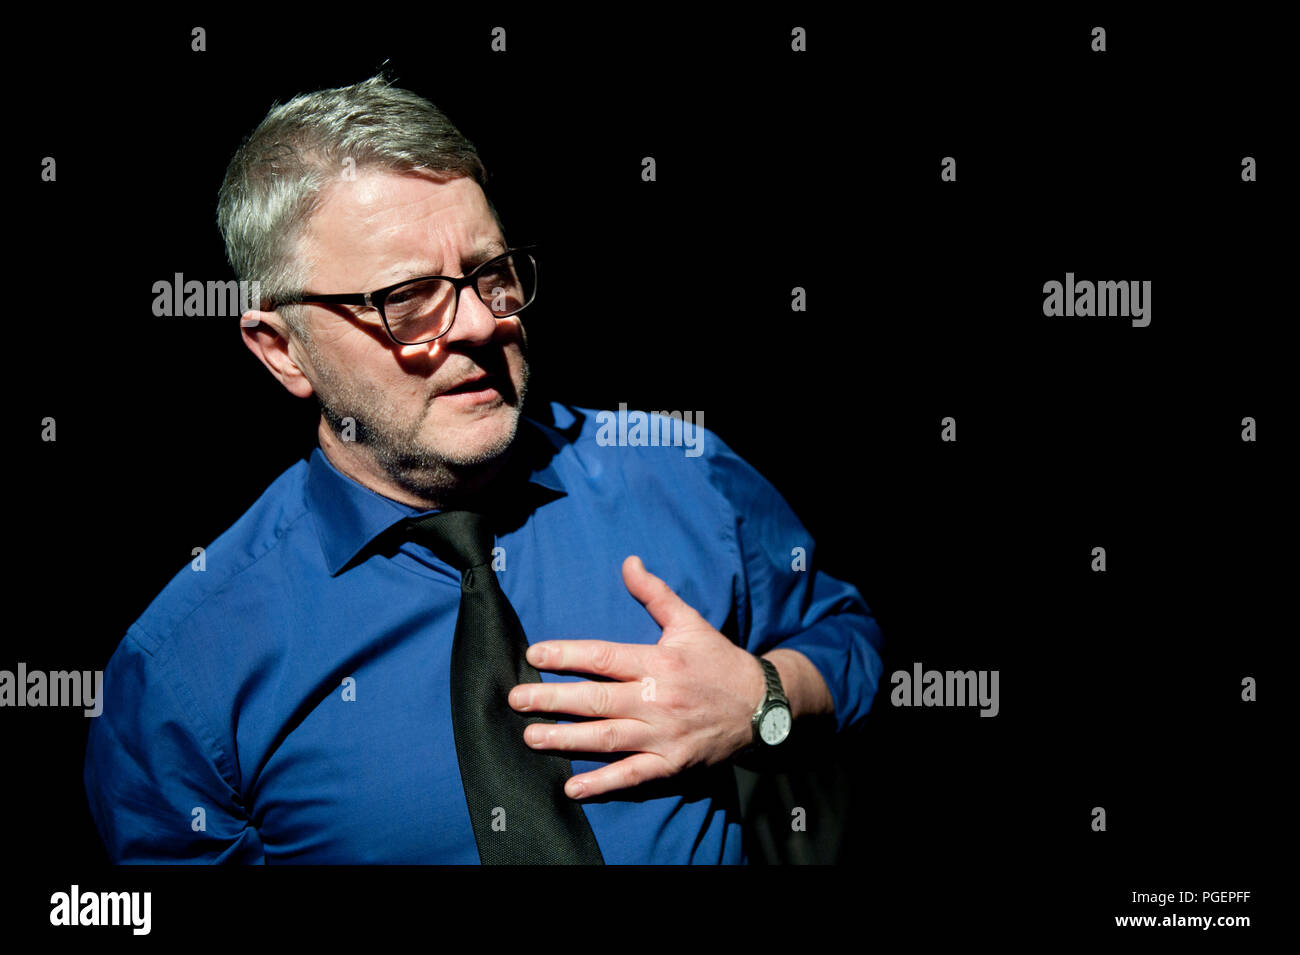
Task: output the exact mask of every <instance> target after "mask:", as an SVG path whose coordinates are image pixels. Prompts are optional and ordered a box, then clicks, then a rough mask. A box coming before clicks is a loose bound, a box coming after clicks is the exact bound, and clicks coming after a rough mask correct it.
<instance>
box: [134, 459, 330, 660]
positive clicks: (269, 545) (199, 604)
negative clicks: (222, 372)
mask: <svg viewBox="0 0 1300 955" xmlns="http://www.w3.org/2000/svg"><path fill="white" fill-rule="evenodd" d="M307 472H308V464H307V461H306V460H300V461H297V462H295V463H294V464H293V465H292V466H290V467H289V468H288V469H287V470H285V471H284V472H283V473H282V474H281V475H280V476H279V477H277V478H276V479H275V480H274V481H273V482H272V483H271V484H270V486H269V487H267V488H266V490H265V491H263V492H262V494H261V495H260V496H259V497H258V498H257V500H256V501H254V502H253V504H252V506H250V507H249V508H248V510H247V511H245V512H244V513H243V514H242V515H241V516H240V517H239V519H238V520H236V521H235V523H234V524H232V525H231V526H230V527H229V528H227V529H226V530H225V531H224V532H222V533H221V534H220V535H219V536H218V537H217V538H216V539H215V540H213V541H212V542H211V543H210V544H208V545H207V546H206V547H202V548H196V550H198V552H197V553H195V554H193V555H192V557H191V560H190V562H189V563H188V564H186V565H185V567H183V568H182V569H181V570H180V571H178V572H177V573H176V575H175V576H174V577H172V579H171V580H170V581H168V583H167V584H166V586H164V587H163V589H162V590H161V591H160V592H159V593H158V595H157V596H156V597H155V598H154V599H153V601H152V602H151V603H150V604H149V606H148V607H147V608H146V609H145V611H144V613H143V614H141V616H140V617H139V619H138V620H136V622H135V623H134V624H133V626H132V628H131V631H132V636H133V637H134V638H135V639H136V640H137V642H139V643H140V644H141V645H142V646H143V648H144V649H145V650H146V651H148V652H150V653H151V654H152V653H154V652H155V651H156V650H158V649H159V647H160V646H161V645H162V644H163V643H165V642H166V641H167V639H168V638H169V637H170V636H172V635H173V634H176V633H177V632H178V631H180V630H182V629H184V628H186V627H187V626H188V625H193V624H196V623H202V622H203V621H206V620H211V619H213V618H214V617H215V618H222V619H223V620H225V619H228V617H229V614H230V613H231V610H232V607H231V604H232V603H233V602H235V601H237V600H238V599H239V595H240V594H241V593H246V592H247V591H249V590H261V589H263V588H261V587H248V584H249V582H250V578H254V579H255V578H258V577H263V576H266V575H267V574H271V575H272V576H273V575H274V574H275V573H276V572H277V570H276V565H277V562H276V561H274V560H268V557H270V556H271V555H273V554H275V553H276V552H277V551H278V550H281V549H283V548H286V547H294V546H299V545H300V544H301V543H302V542H301V535H302V534H304V533H310V532H313V527H312V525H311V522H310V520H308V519H307V518H308V515H309V512H308V508H307V502H306V494H305V489H306V482H307Z"/></svg>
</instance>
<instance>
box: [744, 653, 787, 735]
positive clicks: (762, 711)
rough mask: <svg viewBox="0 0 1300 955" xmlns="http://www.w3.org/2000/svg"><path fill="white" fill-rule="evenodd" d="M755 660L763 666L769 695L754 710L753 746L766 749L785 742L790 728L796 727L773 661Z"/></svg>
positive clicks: (758, 658) (757, 658) (760, 658)
mask: <svg viewBox="0 0 1300 955" xmlns="http://www.w3.org/2000/svg"><path fill="white" fill-rule="evenodd" d="M755 659H756V660H758V662H759V663H761V664H762V665H763V676H764V678H765V679H766V680H767V694H766V695H765V696H764V697H763V701H762V702H761V703H759V704H758V709H756V710H754V720H753V723H754V742H753V746H754V747H756V748H759V749H766V748H768V747H770V746H779V745H780V744H781V743H784V742H785V740H786V737H788V736H789V735H790V728H791V727H792V726H793V725H794V718H793V714H791V712H790V701H789V700H787V699H786V697H785V690H783V689H782V688H781V675H780V674H779V673H777V671H776V667H775V666H774V665H773V664H772V661H771V660H764V659H763V658H762V657H755Z"/></svg>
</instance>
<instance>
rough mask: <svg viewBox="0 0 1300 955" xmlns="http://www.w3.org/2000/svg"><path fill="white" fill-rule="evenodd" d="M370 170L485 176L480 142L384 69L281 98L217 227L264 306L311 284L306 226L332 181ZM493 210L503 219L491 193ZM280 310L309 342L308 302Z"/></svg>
mask: <svg viewBox="0 0 1300 955" xmlns="http://www.w3.org/2000/svg"><path fill="white" fill-rule="evenodd" d="M349 160H350V162H349ZM365 167H372V168H382V169H389V170H392V171H394V172H413V171H416V170H425V171H428V172H433V173H438V174H442V175H448V176H466V177H472V178H473V179H474V181H475V182H477V183H478V184H479V185H480V186H483V185H485V184H486V183H487V169H486V168H485V167H484V165H483V163H482V161H481V160H480V159H479V156H478V152H477V151H476V150H475V149H474V144H473V143H471V142H470V141H469V140H468V139H466V138H465V137H464V136H463V135H462V134H461V132H460V131H459V130H458V129H456V127H455V126H453V125H452V123H451V120H449V119H448V118H447V117H446V116H445V115H444V114H443V113H442V112H441V111H440V110H439V109H438V108H437V107H435V106H434V105H433V104H432V103H430V102H429V101H428V100H427V99H425V98H424V97H422V96H418V95H416V94H415V93H412V92H410V91H409V90H404V89H400V88H398V87H395V86H393V85H392V84H391V82H390V81H389V80H388V78H387V77H385V76H384V74H383V73H379V74H377V75H375V76H372V77H371V78H370V79H368V80H365V81H364V82H361V83H355V84H353V85H352V86H343V87H339V88H338V89H330V90H320V91H318V92H315V93H304V94H301V95H299V96H295V97H294V98H293V99H291V100H290V101H289V102H287V103H285V104H283V105H280V104H279V103H276V104H273V105H272V107H271V111H270V112H269V113H267V114H266V118H265V119H263V120H262V122H261V123H260V124H259V125H258V127H257V129H255V130H253V132H252V133H251V134H250V135H249V136H248V138H247V139H245V140H244V142H243V144H242V145H241V146H240V147H239V150H238V151H237V152H236V153H235V155H234V158H232V159H231V160H230V165H229V166H228V167H227V168H226V177H225V180H224V181H223V182H222V183H221V191H220V193H219V195H218V199H217V227H218V228H219V229H220V230H221V235H222V238H223V239H224V240H225V243H226V258H227V259H228V260H229V262H230V267H231V268H232V269H234V270H235V275H236V277H237V278H238V279H240V280H241V281H245V282H254V281H256V282H259V283H260V284H261V291H262V298H263V300H264V303H265V302H272V303H273V302H276V301H280V300H283V299H287V298H295V297H297V296H299V295H301V294H302V293H303V292H304V291H306V283H307V268H308V263H307V262H306V261H304V260H303V258H302V257H301V255H300V254H299V246H300V243H301V241H302V239H303V236H304V234H305V232H306V229H307V224H308V222H309V221H310V220H311V217H312V216H313V215H314V214H315V213H316V211H317V209H318V208H319V207H320V202H321V198H322V195H323V193H324V191H325V188H326V187H327V186H329V185H330V184H331V183H333V182H335V181H336V180H338V179H340V178H342V177H343V176H344V175H345V173H347V172H348V171H350V170H360V169H362V168H365ZM488 207H489V208H490V209H491V210H492V215H493V217H494V218H496V221H497V225H498V226H500V224H501V219H500V217H499V216H497V212H496V209H495V207H493V206H492V203H491V200H488ZM280 314H281V315H282V316H283V317H284V319H285V322H286V323H287V324H288V325H289V328H290V330H291V331H292V332H293V333H294V334H296V335H297V336H298V337H299V338H300V339H302V340H303V341H304V342H308V341H310V336H309V334H308V333H307V329H306V323H305V322H304V321H303V312H302V307H301V306H293V305H285V306H282V307H281V308H280Z"/></svg>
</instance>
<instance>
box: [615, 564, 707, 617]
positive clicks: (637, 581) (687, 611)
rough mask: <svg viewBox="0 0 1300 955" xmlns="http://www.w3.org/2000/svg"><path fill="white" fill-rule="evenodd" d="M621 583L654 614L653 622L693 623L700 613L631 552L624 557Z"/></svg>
mask: <svg viewBox="0 0 1300 955" xmlns="http://www.w3.org/2000/svg"><path fill="white" fill-rule="evenodd" d="M623 584H624V586H626V587H627V592H628V593H630V594H631V595H632V596H633V597H635V598H636V599H637V600H638V601H640V603H641V605H642V606H643V607H645V609H646V610H647V611H648V612H649V614H650V616H651V617H653V618H654V622H655V623H657V624H659V626H660V627H662V628H664V629H665V630H666V629H667V628H668V627H670V626H673V625H677V626H682V625H684V624H691V623H696V622H698V621H699V620H700V615H699V614H698V613H696V612H695V609H694V608H693V607H692V606H691V605H690V604H688V603H687V602H686V601H685V600H683V599H682V598H681V597H679V596H677V594H675V593H674V592H673V589H672V588H671V587H669V586H668V585H667V584H666V583H664V582H663V581H662V580H660V579H659V578H658V577H656V576H655V575H654V574H652V573H650V571H648V570H646V569H645V564H644V563H642V562H641V558H640V557H638V556H636V555H635V554H633V555H632V556H630V557H628V558H627V560H625V561H623Z"/></svg>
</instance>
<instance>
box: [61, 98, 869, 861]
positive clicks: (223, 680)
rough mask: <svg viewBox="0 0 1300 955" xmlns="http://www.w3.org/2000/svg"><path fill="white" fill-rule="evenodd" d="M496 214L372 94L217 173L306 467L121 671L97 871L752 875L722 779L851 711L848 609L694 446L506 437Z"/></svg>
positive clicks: (111, 677) (860, 674)
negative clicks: (403, 869)
mask: <svg viewBox="0 0 1300 955" xmlns="http://www.w3.org/2000/svg"><path fill="white" fill-rule="evenodd" d="M485 179H486V173H485V172H484V171H483V167H482V165H481V163H480V161H479V159H478V157H477V155H476V153H475V151H474V148H473V146H472V145H471V144H470V143H469V142H468V141H467V140H465V139H464V137H463V136H461V135H460V133H459V132H457V131H456V129H455V128H454V127H453V126H452V125H451V124H450V123H449V122H448V121H447V119H446V117H444V116H443V115H442V114H441V113H439V112H438V111H437V110H436V109H435V108H434V107H433V106H432V104H430V103H428V102H427V101H425V100H423V99H422V98H420V97H418V96H416V95H414V94H412V93H409V92H407V91H404V90H399V89H395V88H392V87H391V86H389V85H388V84H387V83H386V81H384V79H383V78H382V77H374V78H372V79H371V80H368V81H366V82H364V83H360V84H357V85H355V86H352V87H346V88H343V89H338V90H328V91H322V92H319V93H315V94H311V95H307V96H300V97H298V98H296V99H294V100H292V101H290V102H289V103H287V104H285V105H283V106H279V107H276V108H274V109H273V110H272V111H271V113H270V114H268V116H267V117H266V119H265V120H264V121H263V122H262V124H261V125H260V126H259V127H258V129H257V130H256V131H255V132H254V133H253V134H252V136H251V137H250V138H249V139H248V140H247V141H246V142H245V144H244V145H243V146H242V147H241V149H240V150H239V152H238V153H237V154H236V156H235V157H234V159H233V160H232V161H231V164H230V167H229V169H228V171H227V175H226V179H225V182H224V184H223V186H222V189H221V195H220V201H219V210H218V223H219V225H220V227H221V229H222V232H223V235H224V237H225V240H226V244H227V252H228V255H229V258H230V261H231V264H232V266H233V267H234V269H235V271H236V273H237V274H238V275H239V277H240V278H241V279H242V280H245V281H250V282H251V281H257V282H259V283H260V285H261V291H262V293H263V303H262V305H263V307H262V308H261V309H259V310H253V311H250V312H247V313H245V315H244V316H243V318H242V320H241V328H242V334H243V337H244V341H245V343H246V344H247V345H248V347H249V349H251V350H252V352H253V353H254V354H255V355H256V356H257V357H258V358H259V359H260V360H261V361H262V362H263V363H264V364H265V365H266V367H267V369H268V370H269V371H270V372H271V374H272V375H274V376H275V378H276V379H277V380H278V381H279V382H280V383H281V384H282V385H284V387H285V388H286V389H287V390H288V391H289V392H290V393H291V394H293V395H296V396H298V397H302V398H306V397H309V396H314V397H315V398H316V400H317V401H318V402H319V404H320V408H321V419H320V426H319V432H318V436H319V443H320V447H319V449H317V450H315V451H314V452H313V453H312V455H311V458H310V460H309V461H300V462H298V463H297V464H296V465H294V466H293V467H292V468H290V469H289V470H288V471H286V472H285V473H284V474H283V475H281V476H280V477H279V478H278V479H277V480H276V481H275V482H274V483H273V484H272V485H271V487H270V488H268V489H267V490H266V492H265V493H264V494H263V495H262V496H261V497H260V498H259V499H258V501H257V502H256V503H255V504H254V505H253V506H252V507H251V508H250V509H249V511H248V512H247V513H246V514H245V515H244V516H243V517H242V518H241V519H240V520H239V521H237V522H236V523H235V524H234V525H233V526H232V527H231V528H230V529H229V530H228V531H226V532H225V533H224V534H222V535H221V536H220V537H219V538H218V539H217V540H216V541H215V542H213V543H212V545H211V546H210V547H208V548H207V549H206V552H205V565H204V568H203V570H202V571H201V572H199V571H196V570H195V569H193V568H190V569H186V570H184V571H182V572H181V573H180V574H178V575H177V576H176V577H175V578H174V579H173V580H172V581H171V582H170V583H169V584H168V586H167V587H166V588H165V589H164V590H163V592H162V593H161V594H160V595H159V596H158V598H157V599H156V600H155V601H154V602H153V603H152V604H151V605H150V607H149V608H148V609H147V610H146V612H145V613H144V614H143V616H141V618H140V619H139V620H138V621H137V622H136V623H135V624H133V625H132V627H131V628H130V630H129V632H128V633H127V635H126V638H125V639H124V640H123V641H122V643H121V644H120V646H119V647H118V649H117V651H116V653H115V654H114V656H113V658H112V659H111V661H110V662H109V665H108V668H107V670H106V673H105V697H106V700H105V704H104V712H103V715H102V716H101V717H100V718H99V719H98V720H97V721H96V722H95V724H94V727H93V728H92V731H91V736H90V741H89V745H88V750H87V757H86V789H87V793H88V796H89V800H90V807H91V811H92V815H93V816H94V819H95V822H96V824H97V826H98V827H99V830H100V832H101V834H102V836H103V838H104V841H105V844H106V845H107V847H108V850H109V854H110V856H111V857H112V858H113V859H114V861H120V862H184V861H195V862H198V861H211V862H340V863H341V862H361V863H365V862H385V863H405V862H445V863H477V862H584V863H585V862H591V863H599V862H604V863H635V862H670V863H676V862H680V863H685V862H708V863H734V862H742V861H745V858H746V857H745V853H744V847H743V846H742V844H741V841H740V827H741V819H740V815H739V812H738V805H737V794H736V787H735V782H734V777H733V776H732V773H731V771H730V762H729V761H730V760H732V759H733V758H744V757H745V756H746V755H748V754H752V753H754V752H757V751H758V750H761V749H763V748H768V749H773V750H779V748H780V746H781V745H782V743H783V741H784V739H785V737H786V736H787V734H788V729H789V727H788V724H789V721H790V719H791V718H792V719H793V721H794V723H795V725H796V732H797V727H798V725H800V724H804V723H807V722H808V721H809V720H810V719H813V718H816V717H818V716H821V717H822V718H823V719H825V720H830V721H833V722H834V724H835V726H836V727H837V728H838V729H841V730H843V729H845V728H848V727H850V726H854V725H856V724H858V723H860V722H861V720H862V719H863V717H864V716H865V714H866V712H867V709H868V708H869V706H870V705H871V701H872V698H873V696H874V694H875V691H876V687H877V684H878V680H879V676H880V671H881V663H880V657H879V654H878V652H877V651H878V646H879V641H880V633H879V629H878V628H877V626H876V624H875V621H874V619H873V618H872V617H871V615H870V612H869V610H868V608H867V607H866V605H865V604H864V603H863V601H862V599H861V597H860V596H859V595H858V593H857V591H856V590H854V589H853V588H852V587H850V586H848V585H846V584H844V583H841V582H839V581H836V580H833V579H832V578H830V577H828V576H827V575H825V574H823V573H821V572H819V571H817V569H816V565H815V562H813V561H812V559H811V558H812V555H813V548H812V542H811V541H810V540H809V539H808V536H807V534H806V532H805V531H804V530H803V528H802V527H801V526H800V525H799V522H798V521H797V519H796V518H795V516H794V514H793V513H792V512H791V511H790V509H789V507H788V506H787V505H786V504H785V502H784V501H783V500H782V499H781V497H780V495H779V494H778V493H777V492H776V490H775V489H774V488H773V487H772V486H771V484H769V483H768V482H767V481H765V480H764V479H763V478H762V477H761V476H760V475H759V474H758V473H757V472H755V471H754V470H753V469H752V468H751V467H749V466H748V465H747V464H745V462H743V461H742V460H741V459H739V458H738V457H737V456H736V455H735V454H734V453H733V452H732V451H731V450H730V449H729V448H727V447H726V446H725V445H724V444H723V443H722V442H721V441H719V440H718V439H717V438H716V437H715V436H713V435H712V434H709V433H708V432H706V431H704V430H703V428H702V427H701V426H700V425H699V424H698V423H693V424H687V425H685V427H684V428H683V426H682V422H678V421H674V420H672V419H670V418H662V417H659V416H655V417H654V418H653V419H652V421H653V422H654V423H655V425H656V426H659V425H664V424H666V425H668V427H667V428H666V429H665V430H664V431H663V432H662V433H663V434H664V435H666V436H673V432H672V428H673V427H677V428H679V429H680V430H683V431H685V432H687V433H688V434H689V435H693V436H694V438H695V439H696V440H697V441H698V448H699V450H698V451H697V452H696V453H695V454H693V455H692V454H688V453H684V450H683V448H682V447H681V446H680V441H679V442H678V446H676V447H671V446H670V447H663V446H635V445H634V446H629V445H628V443H626V442H624V443H622V445H621V446H609V444H610V442H608V441H598V440H597V436H598V429H599V427H600V423H599V422H598V420H597V418H598V416H597V415H596V414H594V413H592V412H590V411H586V410H584V409H579V408H572V407H568V406H565V405H561V404H558V403H556V404H552V405H551V407H549V408H546V409H542V410H541V411H540V412H539V413H538V414H537V415H535V416H534V417H533V418H524V417H521V409H522V406H523V401H524V396H525V393H526V390H527V383H528V364H527V361H526V357H525V356H526V338H525V335H524V328H523V324H522V321H521V318H520V313H521V312H522V310H523V309H524V308H525V307H527V306H528V305H529V304H531V303H532V301H533V298H534V296H535V294H536V285H537V282H536V278H537V257H538V255H539V254H540V253H538V252H536V251H535V250H515V249H512V248H511V247H510V246H509V244H508V243H507V241H506V238H505V235H504V233H503V231H502V229H501V226H500V223H499V221H498V219H497V217H496V213H495V210H494V209H493V208H492V207H491V205H490V204H489V202H488V200H487V197H486V196H485V194H484V192H483V189H482V184H483V182H484V181H485ZM568 307H571V308H580V307H582V303H581V302H573V303H569V305H568ZM796 548H803V553H805V554H807V560H808V562H807V564H806V569H805V565H803V564H801V563H800V559H799V558H798V557H797V556H795V557H792V555H797V554H798V553H800V552H799V551H797V550H796ZM471 551H472V552H473V553H471ZM488 561H490V566H489V564H488V563H487V562H488ZM652 570H653V573H652V572H651V571H652ZM525 647H526V648H527V655H526V659H525V657H524V651H525ZM761 660H765V661H767V662H766V663H764V662H761ZM502 668H504V669H502ZM534 668H535V669H534ZM503 674H504V675H503ZM530 674H531V676H530Z"/></svg>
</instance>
